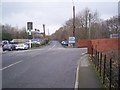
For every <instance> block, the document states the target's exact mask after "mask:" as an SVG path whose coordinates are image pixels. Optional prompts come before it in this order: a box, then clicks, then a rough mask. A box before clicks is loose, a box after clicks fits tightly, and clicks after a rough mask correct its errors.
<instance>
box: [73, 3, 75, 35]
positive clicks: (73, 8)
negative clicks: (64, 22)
mask: <svg viewBox="0 0 120 90" xmlns="http://www.w3.org/2000/svg"><path fill="white" fill-rule="evenodd" d="M73 37H75V6H74V2H73Z"/></svg>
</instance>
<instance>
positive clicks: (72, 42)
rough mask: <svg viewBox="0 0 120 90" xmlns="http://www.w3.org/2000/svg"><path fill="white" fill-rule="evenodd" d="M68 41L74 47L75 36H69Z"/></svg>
mask: <svg viewBox="0 0 120 90" xmlns="http://www.w3.org/2000/svg"><path fill="white" fill-rule="evenodd" d="M68 43H69V45H70V46H71V45H72V46H73V47H74V46H75V43H76V40H75V37H69V40H68Z"/></svg>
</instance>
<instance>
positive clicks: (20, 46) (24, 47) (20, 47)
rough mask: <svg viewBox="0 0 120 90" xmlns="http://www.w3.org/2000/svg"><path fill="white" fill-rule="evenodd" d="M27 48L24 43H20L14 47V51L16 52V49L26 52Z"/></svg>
mask: <svg viewBox="0 0 120 90" xmlns="http://www.w3.org/2000/svg"><path fill="white" fill-rule="evenodd" d="M28 48H29V46H28V44H26V43H20V44H17V45H16V50H18V49H23V50H27V49H28Z"/></svg>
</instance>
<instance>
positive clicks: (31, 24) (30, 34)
mask: <svg viewBox="0 0 120 90" xmlns="http://www.w3.org/2000/svg"><path fill="white" fill-rule="evenodd" d="M32 29H33V22H27V30H28V31H29V36H28V38H29V47H30V48H31V39H32V33H31V30H32Z"/></svg>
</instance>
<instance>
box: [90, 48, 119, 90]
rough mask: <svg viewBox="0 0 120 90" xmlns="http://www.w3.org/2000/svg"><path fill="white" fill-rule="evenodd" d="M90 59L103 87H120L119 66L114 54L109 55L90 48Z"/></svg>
mask: <svg viewBox="0 0 120 90" xmlns="http://www.w3.org/2000/svg"><path fill="white" fill-rule="evenodd" d="M116 56H117V55H116ZM91 59H92V62H93V64H94V65H95V68H96V70H97V71H98V72H99V75H100V77H101V79H102V83H103V85H104V86H105V88H108V89H109V90H111V89H112V88H114V89H120V84H119V82H120V76H119V75H120V71H119V70H120V66H119V63H118V62H119V61H118V60H116V59H115V56H113V55H112V54H111V56H109V55H108V54H107V53H103V52H98V51H97V50H95V49H93V48H92V53H91Z"/></svg>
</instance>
